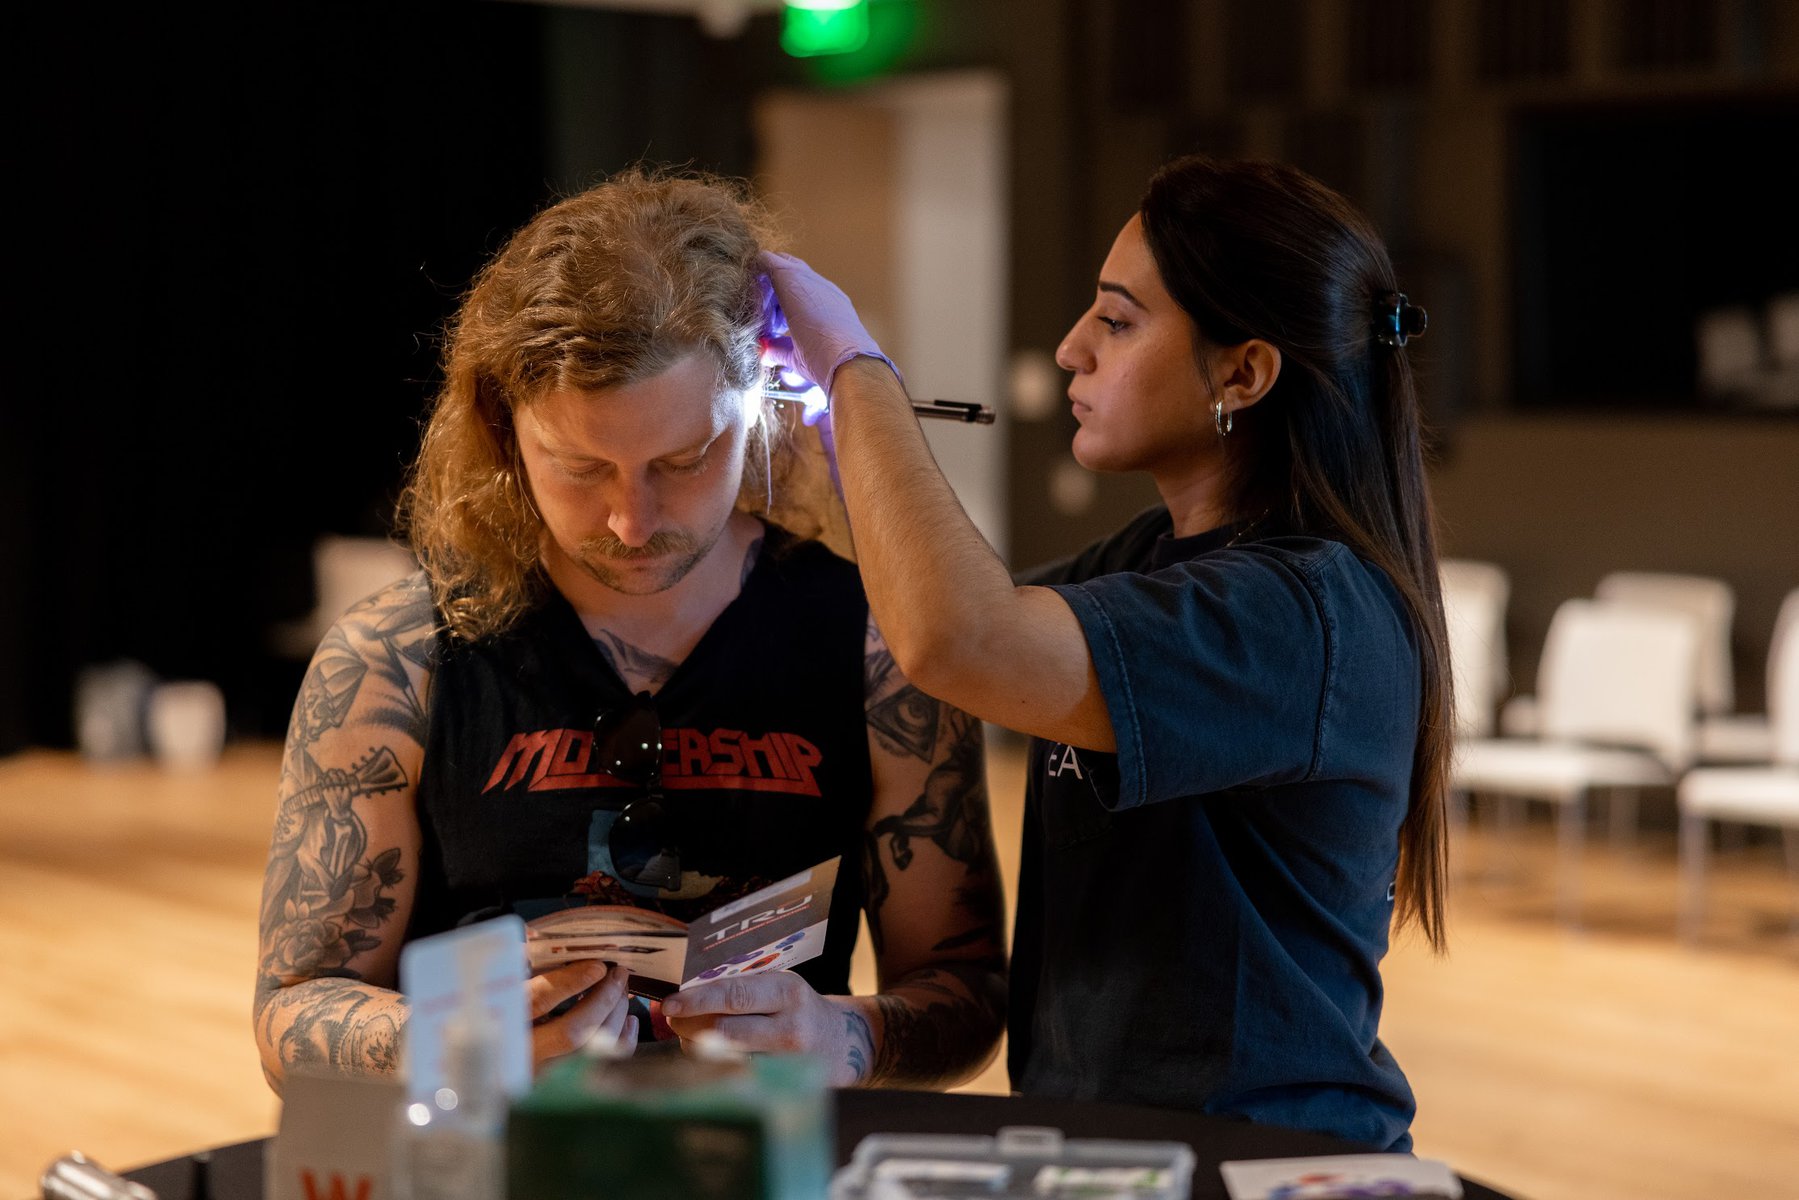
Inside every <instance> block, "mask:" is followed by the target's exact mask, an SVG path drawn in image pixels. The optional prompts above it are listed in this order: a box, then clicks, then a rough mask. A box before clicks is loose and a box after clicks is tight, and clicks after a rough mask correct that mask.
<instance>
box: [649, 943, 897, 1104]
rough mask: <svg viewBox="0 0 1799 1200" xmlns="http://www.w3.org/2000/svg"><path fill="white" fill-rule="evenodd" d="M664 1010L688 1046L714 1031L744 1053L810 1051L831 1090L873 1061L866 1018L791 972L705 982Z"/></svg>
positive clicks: (859, 1075)
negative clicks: (821, 1063)
mask: <svg viewBox="0 0 1799 1200" xmlns="http://www.w3.org/2000/svg"><path fill="white" fill-rule="evenodd" d="M662 1015H663V1016H664V1017H666V1018H668V1024H669V1028H671V1029H673V1030H674V1031H675V1032H676V1033H678V1034H680V1035H681V1042H682V1044H683V1045H686V1043H688V1042H689V1041H691V1040H692V1039H693V1038H695V1037H698V1036H699V1035H700V1034H701V1033H703V1032H705V1031H706V1030H708V1029H715V1030H717V1031H718V1032H719V1033H720V1034H721V1035H723V1036H724V1037H725V1038H727V1039H729V1040H730V1041H731V1042H732V1043H733V1044H734V1045H737V1046H740V1047H742V1048H743V1049H746V1050H762V1051H775V1052H782V1053H800V1054H811V1055H814V1056H815V1057H818V1058H821V1059H823V1060H824V1062H825V1066H826V1068H827V1075H826V1082H827V1083H829V1085H830V1086H832V1087H852V1086H854V1085H855V1084H858V1083H861V1082H862V1081H863V1080H864V1079H865V1078H866V1077H867V1076H868V1071H869V1064H870V1063H872V1062H873V1061H874V1037H873V1034H872V1032H871V1031H870V1029H869V1024H868V1020H867V1018H866V1017H864V1016H863V1015H862V1013H861V1012H860V1011H859V1010H858V1009H857V1008H855V1007H854V1005H852V1004H851V1003H849V1000H848V997H841V996H839V997H826V996H821V995H819V994H818V993H817V992H815V991H813V990H812V985H811V984H809V983H807V982H806V981H805V980H804V979H801V978H800V977H799V976H798V975H795V974H794V973H793V972H791V971H767V972H764V973H762V974H760V975H746V976H740V977H739V978H736V979H720V980H717V981H715V982H713V983H702V984H700V985H699V986H698V987H691V988H687V989H685V990H683V991H680V992H677V993H675V994H674V995H672V996H670V997H668V998H667V999H666V1000H664V1001H663V1002H662Z"/></svg>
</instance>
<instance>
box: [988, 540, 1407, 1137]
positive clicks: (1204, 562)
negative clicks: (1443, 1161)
mask: <svg viewBox="0 0 1799 1200" xmlns="http://www.w3.org/2000/svg"><path fill="white" fill-rule="evenodd" d="M1170 527H1171V522H1170V520H1169V517H1168V514H1167V512H1166V511H1165V510H1161V509H1156V510H1151V511H1150V512H1148V513H1145V514H1143V515H1142V516H1141V517H1139V518H1137V520H1135V521H1133V522H1132V523H1131V524H1130V525H1129V526H1127V527H1126V528H1125V529H1124V530H1122V531H1121V532H1120V533H1118V534H1116V535H1114V536H1113V537H1112V538H1110V539H1107V540H1106V541H1104V542H1101V543H1099V544H1098V545H1096V546H1094V547H1092V548H1091V549H1089V550H1087V551H1086V552H1084V553H1082V554H1081V555H1079V556H1077V557H1075V558H1073V559H1070V560H1067V561H1065V562H1062V563H1058V564H1054V565H1053V566H1051V567H1049V568H1045V569H1044V570H1043V571H1039V572H1033V573H1032V574H1031V575H1030V576H1029V577H1027V578H1024V579H1022V580H1021V582H1027V583H1046V584H1049V585H1051V586H1053V587H1054V588H1055V590H1056V591H1057V592H1058V593H1060V594H1061V595H1062V596H1063V598H1064V599H1066V600H1067V602H1068V604H1069V607H1071V608H1072V609H1073V610H1074V612H1075V615H1076V616H1077V617H1078V618H1079V620H1080V623H1081V627H1082V629H1083V631H1084V632H1085V634H1086V638H1087V644H1088V647H1089V649H1090V651H1091V652H1092V656H1093V664H1094V668H1095V670H1096V671H1097V673H1098V676H1099V683H1100V688H1101V690H1102V692H1103V693H1104V695H1105V700H1106V707H1107V710H1108V712H1109V713H1110V716H1111V719H1112V727H1113V730H1114V732H1115V733H1116V736H1117V745H1118V749H1117V752H1116V754H1103V753H1099V752H1096V751H1091V750H1085V749H1079V748H1071V747H1069V746H1066V745H1061V744H1057V743H1050V742H1044V741H1042V740H1040V739H1039V740H1036V741H1034V742H1033V744H1032V751H1031V761H1030V773H1029V777H1028V779H1029V783H1028V792H1027V797H1026V814H1025V845H1024V854H1023V862H1022V867H1021V872H1020V880H1019V900H1018V917H1017V925H1016V931H1015V936H1014V946H1013V961H1012V1006H1011V1026H1010V1050H1009V1060H1010V1068H1011V1075H1012V1084H1013V1087H1014V1088H1017V1089H1018V1090H1020V1091H1022V1092H1025V1093H1027V1094H1033V1095H1049V1096H1060V1097H1072V1098H1082V1099H1101V1100H1110V1101H1118V1102H1130V1103H1140V1104H1156V1105H1166V1106H1173V1107H1182V1108H1191V1109H1197V1110H1200V1111H1203V1112H1208V1113H1219V1114H1235V1115H1239V1116H1243V1117H1247V1118H1249V1119H1251V1120H1255V1121H1260V1122H1264V1123H1268V1124H1273V1125H1282V1126H1287V1127H1290V1128H1296V1129H1310V1130H1317V1131H1320V1132H1325V1133H1331V1134H1335V1135H1337V1136H1339V1137H1343V1138H1347V1139H1349V1140H1351V1141H1356V1142H1361V1143H1364V1144H1366V1145H1369V1146H1374V1147H1379V1148H1382V1149H1393V1150H1406V1149H1409V1148H1410V1146H1411V1135H1410V1134H1409V1133H1408V1132H1407V1130H1408V1128H1409V1126H1410V1124H1411V1119H1412V1114H1413V1111H1414V1108H1415V1105H1414V1102H1413V1099H1412V1092H1411V1088H1410V1086H1409V1085H1408V1084H1407V1082H1406V1079H1405V1076H1404V1074H1403V1073H1402V1072H1401V1071H1400V1069H1399V1067H1398V1065H1397V1064H1396V1063H1395V1062H1394V1060H1393V1057H1392V1055H1391V1054H1389V1053H1388V1052H1387V1049H1386V1047H1385V1046H1383V1045H1382V1044H1381V1042H1380V1039H1379V1038H1378V1037H1377V1036H1376V1029H1377V1026H1378V1024H1379V1021H1380V1009H1381V994H1382V993H1381V980H1380V971H1379V963H1380V960H1381V958H1382V957H1383V956H1384V955H1385V954H1386V950H1387V934H1388V928H1389V925H1390V922H1391V920H1392V915H1393V885H1394V879H1395V872H1396V869H1397V866H1398V857H1399V827H1400V823H1401V822H1402V821H1403V820H1404V818H1405V814H1406V809H1407V805H1408V796H1409V793H1410V780H1411V774H1412V755H1413V749H1414V746H1415V744H1416V742H1417V737H1418V721H1419V706H1420V693H1421V689H1420V684H1419V659H1418V649H1417V643H1416V639H1415V636H1414V633H1413V631H1412V627H1411V624H1410V622H1409V620H1408V619H1407V616H1406V611H1405V607H1404V603H1403V601H1402V600H1401V598H1400V596H1399V594H1398V592H1397V591H1396V590H1395V589H1394V587H1393V586H1392V584H1391V583H1390V582H1389V581H1388V579H1387V577H1386V576H1385V575H1384V574H1383V573H1382V572H1381V571H1380V570H1379V569H1377V568H1375V567H1373V566H1371V565H1370V564H1368V563H1366V562H1364V561H1362V560H1361V559H1359V558H1357V557H1356V556H1355V555H1354V554H1353V553H1352V552H1351V551H1350V550H1349V549H1348V547H1346V546H1344V545H1342V544H1340V543H1337V542H1332V541H1326V540H1321V539H1318V538H1314V537H1305V536H1281V537H1270V538H1266V539H1263V540H1257V541H1246V542H1242V543H1240V544H1237V545H1227V544H1226V543H1228V542H1229V541H1230V539H1231V538H1232V536H1233V535H1234V534H1235V533H1236V531H1235V530H1233V529H1231V528H1224V529H1220V530H1214V531H1212V532H1209V533H1204V534H1199V535H1197V536H1194V537H1188V538H1174V537H1171V536H1169V530H1170Z"/></svg>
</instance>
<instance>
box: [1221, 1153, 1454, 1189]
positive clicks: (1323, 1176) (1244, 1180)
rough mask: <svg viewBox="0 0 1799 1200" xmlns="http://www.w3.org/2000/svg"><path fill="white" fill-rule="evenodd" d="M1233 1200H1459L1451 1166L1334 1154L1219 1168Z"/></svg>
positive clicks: (1390, 1156) (1250, 1161)
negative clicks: (1370, 1199)
mask: <svg viewBox="0 0 1799 1200" xmlns="http://www.w3.org/2000/svg"><path fill="white" fill-rule="evenodd" d="M1218 1171H1219V1173H1220V1174H1221V1175H1223V1176H1224V1186H1225V1190H1226V1191H1228V1192H1229V1193H1230V1197H1231V1200H1353V1198H1355V1197H1364V1196H1382V1197H1388V1196H1413V1197H1431V1198H1433V1200H1436V1198H1441V1200H1459V1198H1460V1196H1461V1195H1462V1184H1461V1181H1460V1180H1458V1179H1457V1178H1456V1177H1455V1172H1453V1171H1451V1170H1450V1169H1449V1167H1448V1165H1447V1164H1446V1163H1442V1162H1439V1161H1437V1160H1436V1159H1432V1158H1413V1157H1412V1156H1411V1155H1409V1154H1332V1155H1322V1156H1319V1157H1315V1158H1263V1159H1244V1160H1240V1161H1237V1162H1225V1163H1219V1164H1218Z"/></svg>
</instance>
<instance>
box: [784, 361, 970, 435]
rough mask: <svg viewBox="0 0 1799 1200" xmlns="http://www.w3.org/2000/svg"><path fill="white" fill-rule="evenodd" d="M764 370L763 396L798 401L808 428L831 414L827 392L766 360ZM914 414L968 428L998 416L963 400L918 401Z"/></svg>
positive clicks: (916, 401)
mask: <svg viewBox="0 0 1799 1200" xmlns="http://www.w3.org/2000/svg"><path fill="white" fill-rule="evenodd" d="M762 367H763V370H764V372H765V374H764V376H763V380H762V395H764V396H766V397H767V398H768V399H770V400H780V401H784V402H787V403H793V402H796V401H797V402H798V403H799V404H801V405H803V406H804V411H803V414H802V417H801V419H802V420H803V421H805V423H806V424H808V425H816V424H818V422H819V420H820V419H821V418H823V417H824V415H825V414H826V413H828V412H830V411H831V399H830V397H829V396H827V395H825V390H824V389H823V388H821V387H819V386H818V385H817V384H816V383H813V382H812V381H811V380H810V379H807V378H806V377H805V376H803V375H801V374H799V373H798V372H797V371H795V370H794V369H793V368H792V367H789V366H787V365H785V364H783V363H779V362H771V361H769V360H768V359H766V358H765V359H763V360H762ZM912 411H913V413H915V414H916V415H918V416H920V417H937V418H940V419H942V420H946V421H961V422H963V423H964V424H967V425H991V424H993V416H994V414H993V410H992V409H991V408H988V407H986V406H985V405H982V404H972V403H969V402H967V401H962V400H914V401H913V402H912Z"/></svg>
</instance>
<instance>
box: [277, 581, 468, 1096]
mask: <svg viewBox="0 0 1799 1200" xmlns="http://www.w3.org/2000/svg"><path fill="white" fill-rule="evenodd" d="M433 644H434V643H433V639H432V618H431V606H430V600H429V595H428V593H427V592H426V591H425V588H424V583H423V580H422V578H418V577H415V578H414V579H411V580H404V581H401V582H400V583H397V584H394V585H392V586H391V587H389V588H387V589H384V590H383V591H382V592H380V593H377V594H376V595H375V596H373V597H371V598H370V599H369V600H367V601H365V602H363V603H362V604H360V605H357V606H356V607H355V608H353V609H351V610H350V611H349V612H348V613H346V614H345V615H344V617H343V618H342V619H341V620H340V621H339V622H338V623H337V625H335V626H334V627H333V628H332V630H331V632H330V633H328V634H327V635H326V636H325V639H324V640H323V642H321V643H320V646H319V649H318V652H317V654H315V655H314V657H313V660H312V663H311V665H310V666H309V668H308V670H307V673H306V678H305V680H304V682H303V683H302V684H301V687H300V695H299V698H298V700H297V701H296V702H295V705H294V714H293V720H292V722H291V724H290V726H289V729H288V738H287V749H286V752H285V754H284V756H283V759H282V767H281V783H280V806H279V809H278V811H277V813H276V816H275V828H274V835H273V837H272V839H271V842H270V848H269V861H268V868H267V870H266V872H265V874H264V877H263V895H262V918H261V937H260V940H261V956H260V965H259V968H258V971H257V983H256V1002H255V1012H254V1026H255V1031H256V1039H257V1045H258V1048H259V1049H260V1050H261V1053H262V1060H263V1072H264V1074H265V1075H266V1076H267V1077H268V1079H269V1082H270V1085H271V1086H273V1087H275V1088H277V1089H279V1087H280V1085H281V1080H282V1079H283V1078H284V1076H285V1074H286V1072H287V1070H288V1069H289V1068H292V1067H296V1066H304V1067H311V1068H327V1069H331V1070H339V1071H345V1072H350V1073H360V1074H380V1073H386V1072H390V1071H392V1070H394V1069H395V1066H396V1063H397V1051H398V1045H399V1033H400V1029H401V1028H402V1026H403V1025H404V1024H405V1020H406V1005H405V1001H404V1000H403V999H402V998H401V997H400V996H399V994H398V993H396V992H394V991H393V990H392V985H393V983H394V982H395V979H396V976H397V963H398V956H399V942H400V937H401V934H402V933H403V931H404V930H405V928H406V921H407V919H408V917H409V915H410V911H411V906H412V899H413V892H414V876H415V875H416V873H417V860H418V842H419V830H418V820H417V816H416V813H415V810H414V807H413V806H414V802H415V800H416V795H417V782H416V781H417V778H418V772H419V766H420V763H421V761H422V759H423V756H424V737H425V716H424V714H425V708H424V702H423V699H422V697H423V696H424V694H425V688H426V683H427V681H428V679H429V673H430V666H431V658H430V654H431V649H432V646H433Z"/></svg>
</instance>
